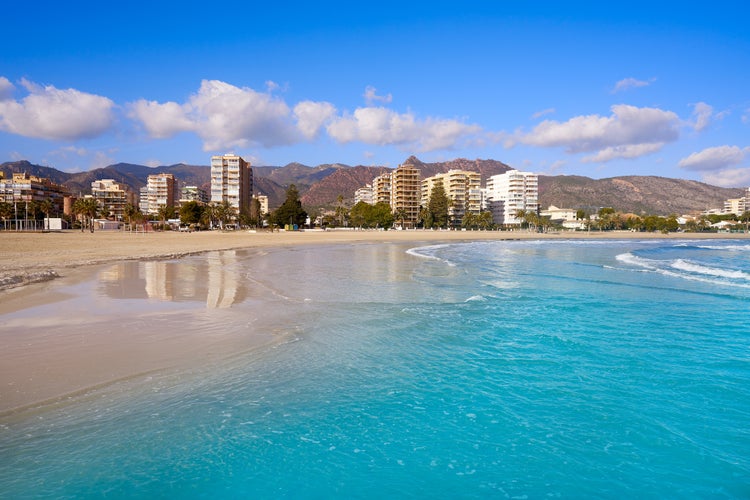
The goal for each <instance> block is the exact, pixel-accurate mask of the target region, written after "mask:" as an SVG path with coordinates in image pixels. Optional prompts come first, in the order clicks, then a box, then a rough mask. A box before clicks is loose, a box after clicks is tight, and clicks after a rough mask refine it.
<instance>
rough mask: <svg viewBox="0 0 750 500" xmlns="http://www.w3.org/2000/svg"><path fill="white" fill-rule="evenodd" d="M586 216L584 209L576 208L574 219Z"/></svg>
mask: <svg viewBox="0 0 750 500" xmlns="http://www.w3.org/2000/svg"><path fill="white" fill-rule="evenodd" d="M586 217H587V215H586V211H585V210H584V209H582V208H579V209H578V210H576V220H583V219H585V218H586Z"/></svg>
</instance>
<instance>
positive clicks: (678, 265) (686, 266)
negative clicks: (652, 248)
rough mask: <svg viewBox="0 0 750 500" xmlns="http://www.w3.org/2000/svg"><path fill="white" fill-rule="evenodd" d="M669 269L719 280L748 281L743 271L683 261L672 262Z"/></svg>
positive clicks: (749, 278)
mask: <svg viewBox="0 0 750 500" xmlns="http://www.w3.org/2000/svg"><path fill="white" fill-rule="evenodd" d="M671 267H672V268H674V269H679V270H680V271H687V272H689V273H694V274H703V275H707V276H716V277H719V278H729V279H739V280H747V281H750V274H748V273H746V272H744V271H731V270H727V269H718V268H715V267H708V266H703V265H700V264H696V263H695V262H690V261H688V260H685V259H677V260H675V261H674V262H672V264H671Z"/></svg>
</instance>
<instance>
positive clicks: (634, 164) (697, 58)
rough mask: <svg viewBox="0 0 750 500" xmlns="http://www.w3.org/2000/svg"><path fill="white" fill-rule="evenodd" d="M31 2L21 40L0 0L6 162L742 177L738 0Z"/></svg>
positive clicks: (746, 170)
mask: <svg viewBox="0 0 750 500" xmlns="http://www.w3.org/2000/svg"><path fill="white" fill-rule="evenodd" d="M42 7H43V8H41V9H39V12H38V13H37V15H36V17H35V19H34V22H35V24H34V30H33V36H30V33H31V32H29V31H28V26H29V25H28V23H24V22H22V20H23V18H24V17H23V16H25V15H26V14H25V13H24V12H22V9H21V7H20V6H18V7H17V6H11V7H9V8H8V11H9V12H8V14H7V22H6V23H5V24H6V40H11V43H10V45H9V46H8V47H6V50H5V51H4V57H3V64H2V65H0V161H14V160H21V159H25V160H29V161H31V162H32V163H35V164H41V165H47V166H50V167H54V168H57V169H59V170H62V171H67V172H76V171H87V170H91V169H93V168H97V167H103V166H106V165H109V164H113V163H117V162H120V161H122V162H130V163H138V164H144V165H149V166H157V165H168V164H174V163H178V162H184V163H188V164H204V163H205V158H206V156H207V155H208V154H218V153H223V152H226V151H233V152H235V153H236V154H238V155H241V156H243V157H244V158H247V159H248V160H249V161H250V162H251V163H252V164H254V165H285V164H288V163H291V162H295V161H298V162H300V163H303V164H307V165H315V164H324V163H334V162H339V163H344V164H349V165H360V164H361V165H383V166H387V167H390V168H395V167H396V166H398V164H399V162H400V161H402V160H403V158H404V157H406V156H408V155H410V154H416V155H417V156H419V157H420V159H422V160H423V161H427V162H436V161H444V160H446V159H450V158H456V157H466V158H496V159H498V160H500V161H503V162H504V163H507V164H509V165H511V166H512V167H514V168H517V169H519V170H530V171H534V172H539V173H540V174H549V175H560V174H570V175H584V176H588V177H592V178H602V177H613V176H618V175H659V176H664V177H675V178H685V179H694V180H699V181H703V182H706V183H709V184H713V185H716V186H724V187H744V186H746V185H748V184H750V143H749V142H748V140H747V137H748V131H750V97H748V94H747V86H746V85H745V82H746V81H747V76H748V71H749V70H748V65H747V62H748V54H750V36H748V33H747V31H746V29H745V28H744V25H743V24H744V22H743V19H744V18H745V17H744V16H743V15H742V14H743V12H745V11H746V10H747V9H746V7H742V6H741V4H740V3H739V2H723V1H720V2H718V3H712V4H710V5H701V4H696V5H690V4H681V7H680V8H679V10H677V9H675V8H674V7H672V6H669V5H652V4H646V3H645V2H636V3H635V4H632V3H631V4H628V5H627V6H609V5H607V6H604V5H589V4H587V3H585V2H574V3H572V4H565V5H557V4H555V3H552V2H549V3H548V2H537V3H534V4H533V5H528V4H525V5H522V6H518V5H516V6H510V5H484V4H483V3H477V4H473V3H469V4H468V5H466V6H462V8H463V10H462V11H460V12H458V11H456V10H455V7H451V6H450V5H448V4H442V3H437V4H435V5H434V6H431V8H430V9H429V10H423V8H422V7H421V6H416V5H415V6H409V5H401V4H398V5H396V4H390V3H388V2H386V3H385V4H379V6H378V10H377V11H376V10H372V9H369V10H365V8H364V7H361V8H360V7H355V6H346V7H344V6H343V5H337V4H333V3H331V4H325V5H320V4H316V5H315V6H306V5H304V4H300V5H294V4H292V5H291V6H290V5H285V6H284V7H283V8H281V7H272V6H268V5H266V6H257V5H253V6H244V7H240V6H237V5H225V6H222V5H217V6H216V7H215V8H214V9H212V10H211V11H205V12H204V11H200V12H198V11H192V10H190V9H188V8H185V9H183V10H180V11H176V10H173V9H170V8H169V7H165V6H158V5H150V4H149V6H148V9H146V6H145V4H143V5H140V3H139V2H136V3H135V4H133V5H131V6H130V7H128V11H127V12H125V11H119V10H107V8H102V7H94V6H93V4H91V5H87V4H86V3H85V2H83V3H77V4H74V6H73V7H72V8H71V7H69V6H66V7H64V6H61V5H57V4H52V3H51V4H49V5H43V6H42ZM141 7H142V8H141ZM222 7H224V8H222ZM326 7H327V8H326ZM113 9H115V8H113ZM82 12H86V16H82V15H81V13H82ZM143 12H149V15H148V16H144V15H142V13H143ZM115 19H116V21H115Z"/></svg>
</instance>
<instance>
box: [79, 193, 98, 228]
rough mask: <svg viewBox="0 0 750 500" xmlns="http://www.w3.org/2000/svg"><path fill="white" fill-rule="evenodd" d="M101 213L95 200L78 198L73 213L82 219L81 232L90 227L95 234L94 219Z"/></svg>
mask: <svg viewBox="0 0 750 500" xmlns="http://www.w3.org/2000/svg"><path fill="white" fill-rule="evenodd" d="M98 212H99V203H98V202H97V201H96V200H95V199H94V198H78V199H77V200H76V201H75V203H73V213H75V214H76V215H79V216H80V217H81V232H83V230H84V228H86V227H88V228H89V231H91V232H92V233H93V232H94V219H95V218H96V214H97V213H98Z"/></svg>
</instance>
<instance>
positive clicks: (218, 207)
mask: <svg viewBox="0 0 750 500" xmlns="http://www.w3.org/2000/svg"><path fill="white" fill-rule="evenodd" d="M214 216H215V217H216V219H217V220H218V221H219V227H220V228H221V229H222V230H223V229H224V228H225V227H226V226H227V225H228V224H229V223H230V222H233V221H234V220H235V219H236V218H237V210H235V208H234V207H233V206H232V205H231V204H230V203H229V202H228V201H227V200H224V201H222V202H220V203H217V204H215V205H214Z"/></svg>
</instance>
